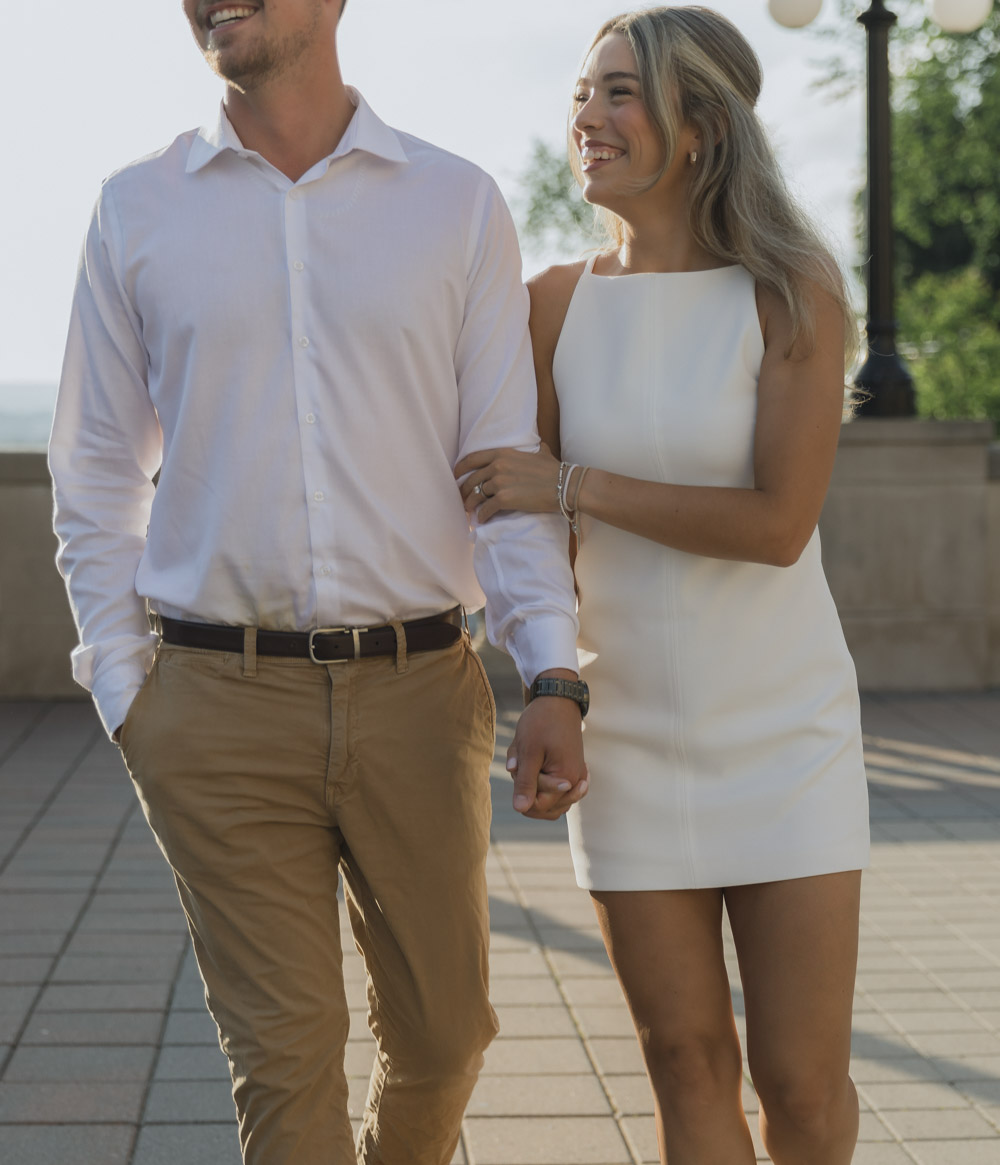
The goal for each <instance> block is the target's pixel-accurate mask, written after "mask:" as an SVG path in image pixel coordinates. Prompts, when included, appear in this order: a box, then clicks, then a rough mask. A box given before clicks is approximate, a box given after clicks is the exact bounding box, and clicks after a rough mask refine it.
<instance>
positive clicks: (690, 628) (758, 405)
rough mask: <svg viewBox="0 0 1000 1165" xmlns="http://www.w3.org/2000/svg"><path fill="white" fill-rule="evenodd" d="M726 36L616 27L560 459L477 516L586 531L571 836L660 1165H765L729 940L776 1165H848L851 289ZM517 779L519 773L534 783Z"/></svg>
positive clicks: (568, 361)
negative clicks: (581, 746) (560, 515)
mask: <svg viewBox="0 0 1000 1165" xmlns="http://www.w3.org/2000/svg"><path fill="white" fill-rule="evenodd" d="M760 83H761V77H760V66H759V62H758V61H757V59H756V57H755V55H754V53H753V51H752V50H751V49H750V47H749V46H748V45H747V43H746V42H745V40H744V39H743V38H742V36H741V35H740V34H739V33H738V32H737V30H736V29H735V28H734V27H733V26H732V25H731V24H730V23H729V22H728V21H727V20H725V19H724V18H722V17H721V16H719V15H717V14H716V13H714V12H711V11H710V10H708V9H705V8H697V7H683V8H682V7H678V8H654V9H646V10H644V11H641V12H636V13H631V14H626V15H624V16H621V17H618V18H616V19H614V20H610V21H608V23H607V24H605V25H604V27H603V28H602V29H601V30H600V31H599V33H598V35H597V37H596V39H595V41H594V43H593V45H592V47H591V49H590V51H589V53H588V56H587V59H586V62H585V64H584V67H583V72H582V76H581V77H580V79H579V82H578V84H577V88H576V93H575V96H574V107H575V108H574V113H573V115H572V121H571V155H572V160H573V164H574V166H575V168H576V171H577V174H578V177H579V180H580V181H581V183H582V185H583V191H584V197H585V198H586V199H587V201H588V202H591V203H593V204H594V205H595V206H596V207H598V208H600V214H601V216H602V217H603V221H604V223H605V224H606V226H607V227H608V229H609V235H610V240H611V244H610V245H609V246H608V247H607V249H605V250H603V251H601V253H599V254H598V255H597V256H596V257H595V258H593V259H591V260H590V261H589V262H586V263H576V264H571V265H569V266H566V267H556V268H552V269H550V270H549V271H546V272H544V273H543V274H542V275H540V276H538V277H537V278H536V279H534V280H533V281H532V283H531V284H530V290H531V301H532V312H531V330H532V337H533V342H534V346H535V353H536V363H537V375H538V383H539V427H540V431H541V434H542V437H543V440H544V441H545V442H546V444H547V445H548V447H549V449H551V450H552V453H551V454H550V453H549V452H548V450H547V449H546V448H545V447H544V446H543V448H542V449H541V451H540V452H538V453H537V454H528V453H518V452H516V451H512V450H494V451H490V452H486V453H483V454H476V455H474V456H473V457H470V458H467V459H466V460H465V461H464V462H463V463H462V464H460V465H459V466H458V467H457V472H458V474H459V476H460V477H461V476H463V475H465V474H467V475H468V476H467V477H466V478H465V480H464V481H463V484H462V490H463V494H464V496H465V498H466V504H467V506H468V508H469V509H470V510H473V509H478V514H479V519H480V520H481V521H488V520H489V519H490V518H491V517H492V516H493V515H494V514H495V513H497V512H499V511H501V510H512V509H518V510H535V511H547V510H558V509H562V510H563V511H564V513H566V514H567V516H568V517H570V519H571V521H572V523H573V525H574V528H576V529H578V533H579V542H580V547H579V552H578V555H577V557H576V572H577V580H578V585H579V593H580V621H581V633H580V646H581V649H582V651H583V652H585V653H589V654H591V655H593V656H594V657H595V658H594V659H593V662H592V663H591V664H590V665H589V666H587V667H586V668H585V671H584V676H585V678H586V679H588V681H589V683H590V688H591V696H592V705H591V706H592V712H591V714H590V717H589V718H588V721H587V733H586V738H585V739H586V745H587V759H588V765H589V769H590V791H589V793H588V795H587V797H586V798H585V799H584V800H583V801H581V802H580V804H579V805H578V806H574V808H573V809H572V810H571V811H570V838H571V843H572V848H573V857H574V863H575V866H576V871H577V876H578V880H579V882H580V884H581V885H583V886H585V887H587V888H588V889H589V890H590V891H591V893H592V895H593V898H594V901H595V904H596V908H597V914H598V918H599V921H600V925H601V929H602V932H603V935H604V938H605V942H606V944H607V948H608V952H609V955H610V957H611V961H612V963H613V965H614V967H615V970H616V972H617V974H618V976H619V979H620V981H621V984H622V987H623V989H624V992H625V995H626V998H627V1000H628V1004H629V1007H630V1009H631V1012H632V1015H633V1018H634V1021H635V1026H636V1029H637V1031H638V1033H639V1039H640V1042H641V1046H642V1051H643V1055H644V1058H645V1062H646V1066H647V1069H648V1072H649V1076H650V1080H651V1082H652V1087H653V1092H654V1095H655V1100H656V1121H657V1131H658V1136H659V1144H660V1155H661V1159H662V1161H663V1162H667V1161H669V1163H670V1165H751V1163H752V1162H753V1161H754V1148H753V1144H752V1142H751V1137H750V1132H749V1130H748V1128H747V1124H746V1120H745V1118H744V1115H743V1110H742V1106H741V1103H740V1085H741V1053H740V1045H739V1039H738V1035H737V1030H736V1025H735V1022H734V1018H733V1010H732V1003H731V999H730V991H729V984H728V979H727V974H726V967H725V963H724V959H723V945H722V935H721V920H722V910H723V907H725V909H726V911H727V913H728V916H729V920H730V924H731V928H732V932H733V937H734V939H735V943H736V949H737V953H738V956H739V965H740V973H741V977H742V982H743V996H744V1001H745V1010H746V1025H747V1056H748V1061H749V1066H750V1073H751V1076H752V1079H753V1082H754V1086H755V1088H756V1090H757V1093H758V1095H759V1099H760V1109H761V1116H760V1120H761V1128H762V1133H763V1137H764V1143H765V1145H766V1146H767V1149H768V1151H769V1152H770V1154H771V1157H772V1159H773V1160H774V1162H775V1165H793V1163H794V1165H804V1163H806V1162H808V1165H846V1163H847V1162H849V1161H850V1160H851V1157H852V1154H853V1149H854V1144H855V1141H856V1138H857V1128H858V1105H857V1095H856V1093H855V1090H854V1086H853V1084H852V1083H851V1080H850V1077H849V1075H848V1062H849V1053H850V1028H851V1004H852V997H853V985H854V976H855V965H856V955H857V931H858V899H859V888H860V878H861V875H860V870H861V868H862V867H863V866H864V865H866V864H867V860H868V820H867V795H866V786H865V777H864V769H863V763H862V751H861V736H860V726H859V716H858V694H857V683H856V679H855V675H854V669H853V666H852V663H851V660H850V657H849V656H848V653H847V650H846V647H845V645H844V640H843V635H842V633H841V630H840V624H839V621H838V618H837V614H836V611H835V609H834V606H833V602H832V600H831V598H830V594H829V590H828V589H827V586H826V582H825V579H824V577H823V571H822V566H821V563H820V548H819V542H818V538H817V534H816V523H817V520H818V518H819V514H820V509H821V507H822V504H823V498H824V495H825V493H826V489H827V486H828V483H829V478H830V473H831V470H832V466H833V461H834V455H835V451H836V446H837V438H838V432H839V427H840V424H841V419H842V409H843V393H844V359H845V344H846V340H845V338H846V337H847V336H849V335H850V334H851V332H852V330H853V323H852V319H851V313H850V311H849V308H848V305H847V301H846V296H845V291H844V286H843V282H842V280H841V277H840V275H839V273H838V271H837V268H836V265H835V264H834V262H833V261H832V260H831V259H830V257H829V255H828V253H827V252H826V250H825V249H824V247H823V245H822V243H821V242H820V241H819V239H818V237H817V235H816V233H815V232H814V231H813V229H812V228H811V227H810V226H809V224H808V223H807V222H806V221H805V220H804V219H803V217H802V215H801V214H800V213H799V212H798V210H797V209H796V208H795V207H794V206H793V205H792V203H791V201H790V199H789V196H788V194H787V192H786V190H785V188H784V185H783V183H782V180H781V178H780V176H779V174H778V172H777V170H776V167H775V163H774V160H773V157H772V154H771V151H770V148H769V146H768V144H767V141H766V137H765V135H764V132H763V130H762V128H761V125H760V123H759V121H758V119H757V117H756V114H755V113H754V104H755V102H756V99H757V96H758V93H759V90H760ZM515 759H516V758H515Z"/></svg>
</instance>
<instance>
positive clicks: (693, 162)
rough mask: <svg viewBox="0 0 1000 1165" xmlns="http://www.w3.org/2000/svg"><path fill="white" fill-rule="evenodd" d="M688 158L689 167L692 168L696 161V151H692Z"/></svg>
mask: <svg viewBox="0 0 1000 1165" xmlns="http://www.w3.org/2000/svg"><path fill="white" fill-rule="evenodd" d="M688 157H689V158H690V159H691V165H692V166H693V165H694V164H695V162H697V161H698V151H697V150H692V151H691V153H690V154H688Z"/></svg>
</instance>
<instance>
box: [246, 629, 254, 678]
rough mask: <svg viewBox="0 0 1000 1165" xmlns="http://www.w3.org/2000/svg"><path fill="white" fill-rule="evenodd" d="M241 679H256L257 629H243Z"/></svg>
mask: <svg viewBox="0 0 1000 1165" xmlns="http://www.w3.org/2000/svg"><path fill="white" fill-rule="evenodd" d="M243 678H244V679H247V680H253V679H256V678H257V628H256V627H244V628H243Z"/></svg>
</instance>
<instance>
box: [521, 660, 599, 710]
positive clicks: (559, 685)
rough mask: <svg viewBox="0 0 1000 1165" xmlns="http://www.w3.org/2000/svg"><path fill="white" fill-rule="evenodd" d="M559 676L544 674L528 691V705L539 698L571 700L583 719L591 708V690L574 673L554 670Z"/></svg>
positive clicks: (536, 679) (539, 676)
mask: <svg viewBox="0 0 1000 1165" xmlns="http://www.w3.org/2000/svg"><path fill="white" fill-rule="evenodd" d="M552 671H555V672H557V673H559V674H555V675H553V674H550V673H547V672H542V673H541V674H540V675H538V676H536V678H535V681H534V683H532V685H531V687H530V688H529V689H528V703H531V702H532V701H533V700H535V699H537V698H539V697H543V696H544V697H547V698H555V699H563V700H571V701H572V702H573V703H574V704H576V706H577V707H578V708H579V709H580V717H581V719H582V718H583V717H584V716H586V715H587V711H588V709H589V708H590V689H589V688H588V687H587V685H586V684H585V683H584V682H583V681H582V680H581V679H579V678H578V677H577V676H576V675H575V674H574V673H573V672H567V671H565V670H564V669H561V668H555V669H552Z"/></svg>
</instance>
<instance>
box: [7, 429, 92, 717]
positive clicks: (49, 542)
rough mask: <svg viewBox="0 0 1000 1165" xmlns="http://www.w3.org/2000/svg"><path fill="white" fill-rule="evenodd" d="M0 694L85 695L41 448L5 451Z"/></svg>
mask: <svg viewBox="0 0 1000 1165" xmlns="http://www.w3.org/2000/svg"><path fill="white" fill-rule="evenodd" d="M0 547H2V551H0V698H4V699H33V698H38V697H46V698H48V697H63V696H71V697H75V696H82V695H85V694H86V693H84V692H83V691H82V689H81V688H79V687H77V685H76V684H75V683H74V682H73V677H72V675H71V674H70V666H69V653H70V651H71V650H72V648H73V646H74V645H75V644H76V629H75V627H74V626H73V618H72V616H71V615H70V610H69V603H68V602H67V599H66V588H65V587H64V586H63V581H62V579H61V578H60V577H59V573H58V571H57V570H56V567H55V561H54V560H55V553H56V537H55V535H54V534H53V533H52V482H51V480H50V478H49V471H48V468H47V466H46V462H45V454H44V453H27V452H20V451H17V452H9V451H8V452H4V451H0Z"/></svg>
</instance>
